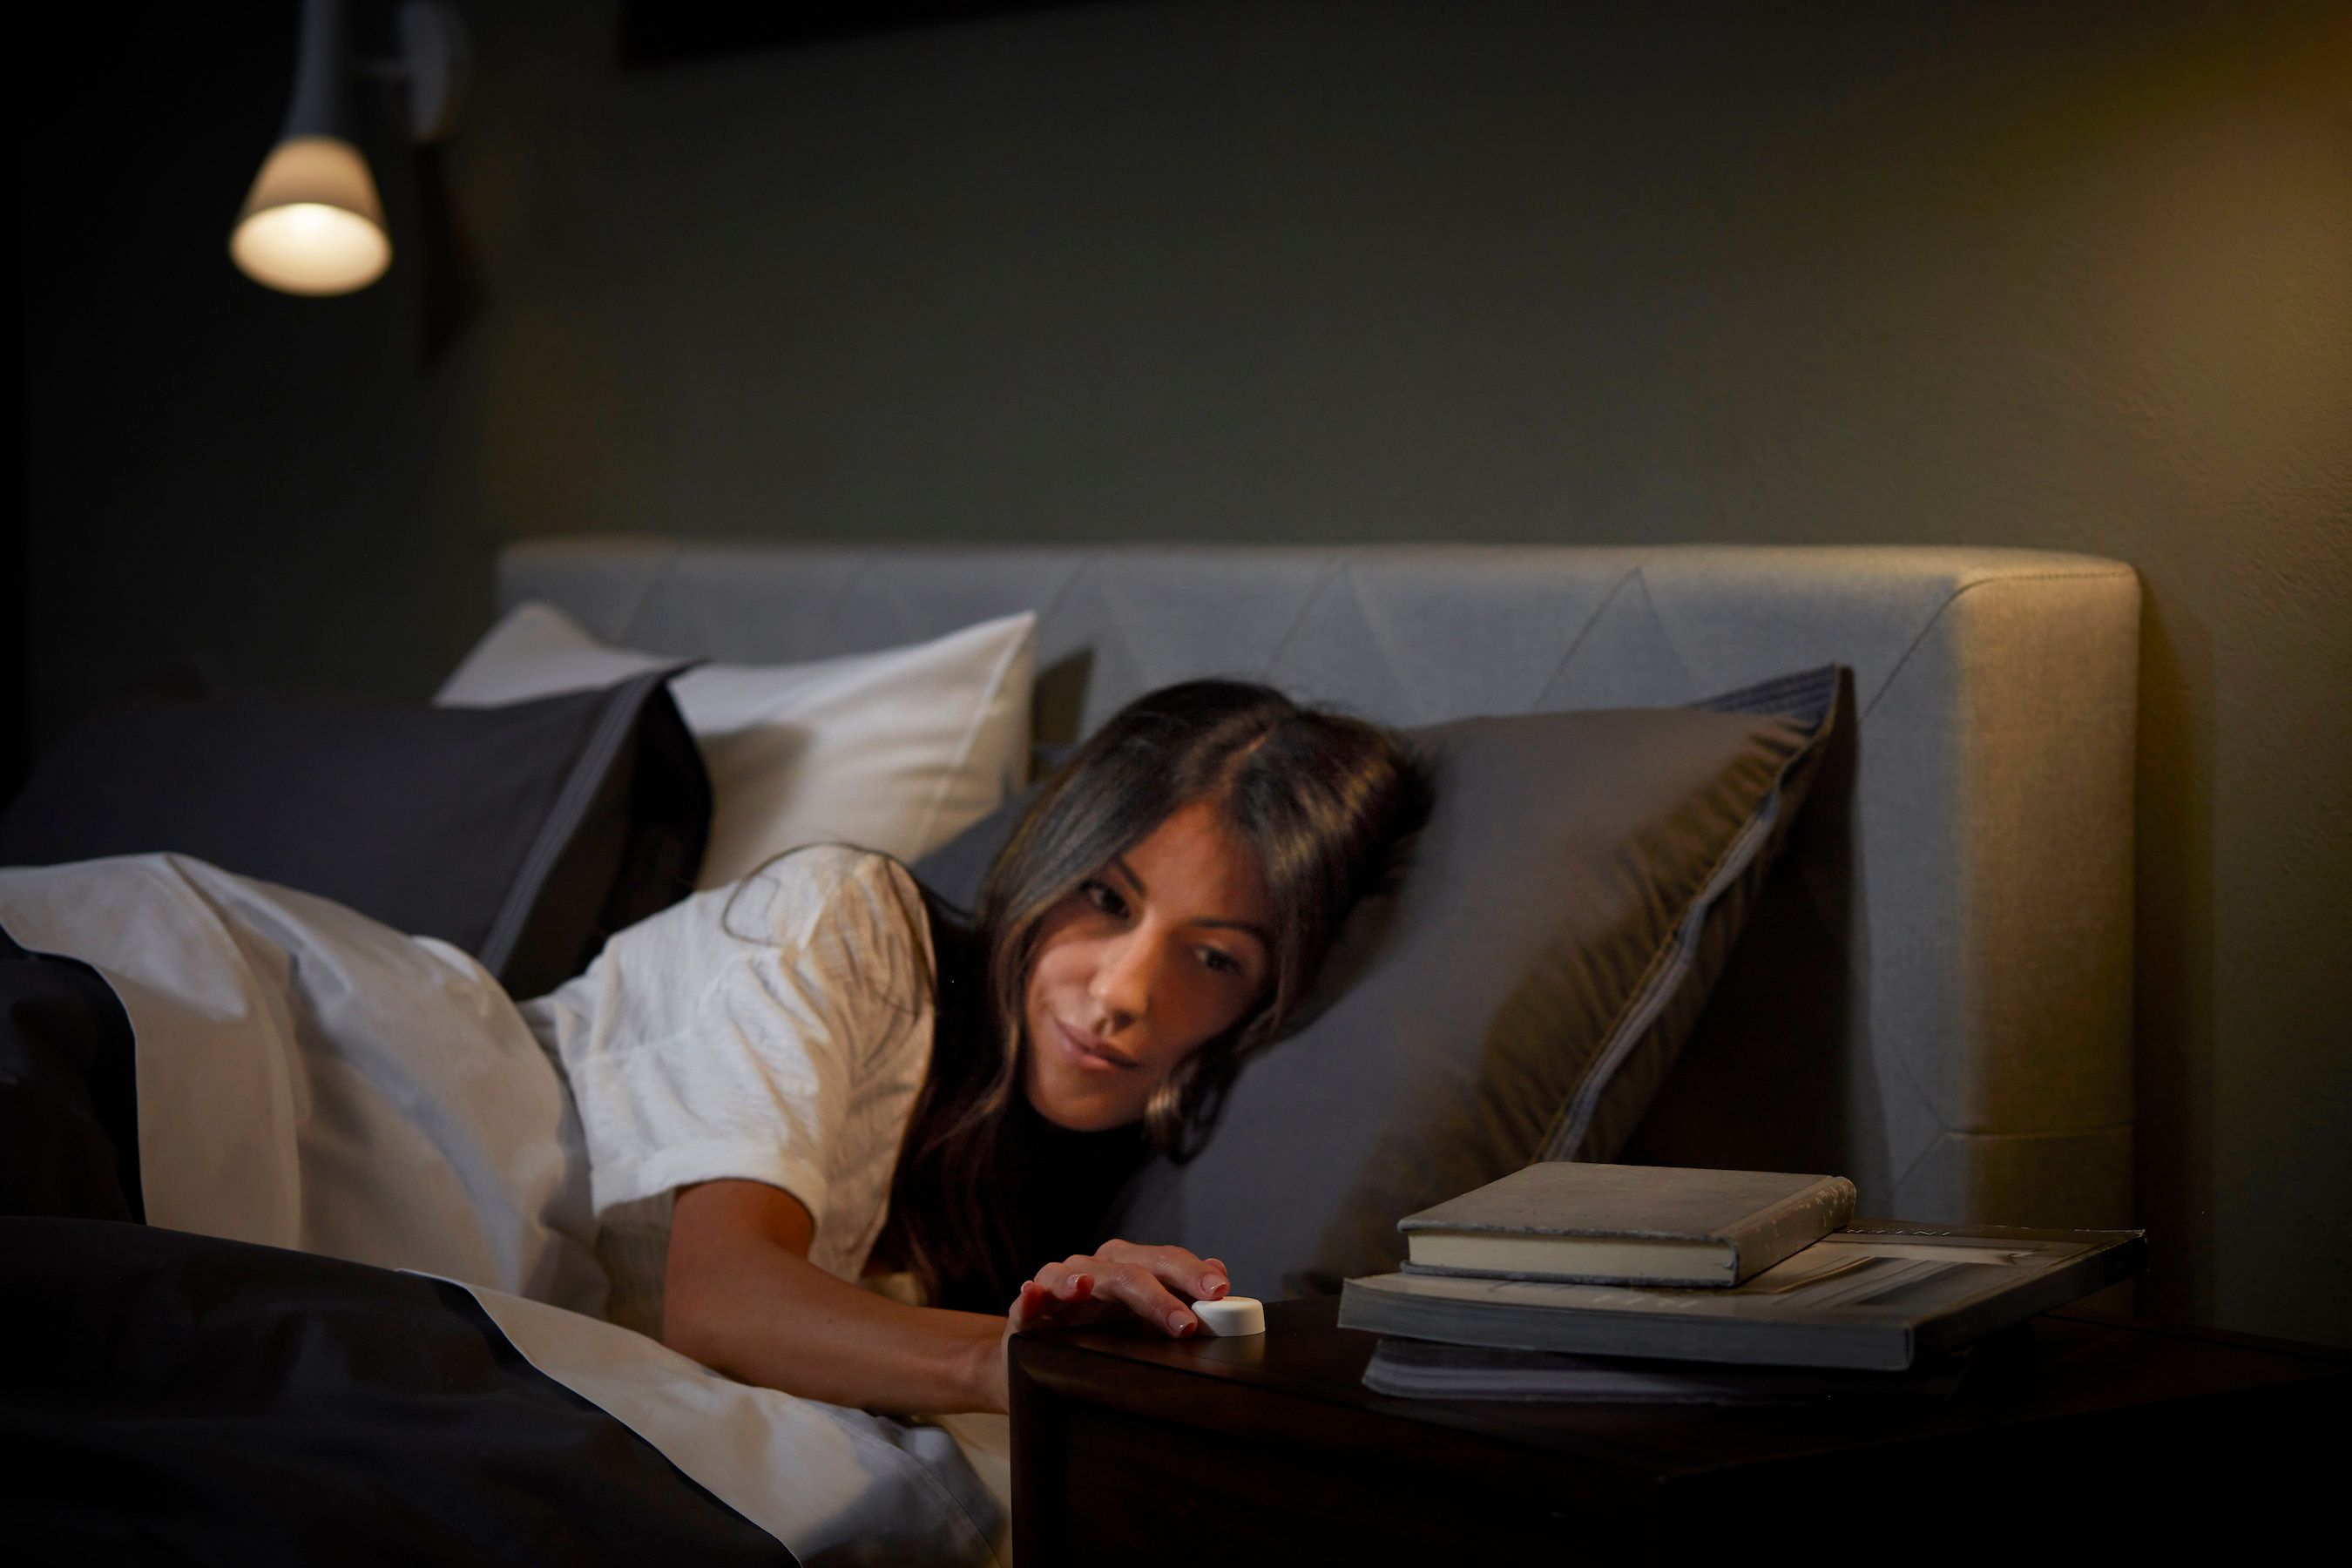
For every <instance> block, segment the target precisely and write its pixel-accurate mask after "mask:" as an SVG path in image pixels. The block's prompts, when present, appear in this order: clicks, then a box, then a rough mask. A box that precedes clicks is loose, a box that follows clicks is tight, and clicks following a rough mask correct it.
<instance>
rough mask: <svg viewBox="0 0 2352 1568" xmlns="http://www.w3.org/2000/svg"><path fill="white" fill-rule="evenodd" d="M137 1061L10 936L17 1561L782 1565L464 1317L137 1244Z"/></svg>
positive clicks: (9, 1416) (82, 991)
mask: <svg viewBox="0 0 2352 1568" xmlns="http://www.w3.org/2000/svg"><path fill="white" fill-rule="evenodd" d="M130 1050H131V1037H130V1030H129V1026H128V1024H127V1023H126V1022H125V1021H124V1020H123V1018H122V1014H121V1007H120V1006H119V1005H116V1004H115V1002H114V998H113V994H112V993H111V992H110V990H108V989H107V987H106V985H105V984H104V982H103V981H101V980H100V979H99V977H98V976H97V975H96V974H95V973H92V972H91V971H89V969H88V968H87V967H86V966H83V965H80V964H76V963H70V961H67V960H62V959H53V958H44V957H40V956H38V955H33V954H26V953H25V952H23V950H22V949H19V948H17V947H16V944H15V943H13V942H7V941H6V940H5V936H0V1215H5V1216H6V1217H0V1347H5V1349H0V1518H5V1520H6V1521H7V1524H6V1529H5V1532H0V1539H5V1542H6V1543H7V1551H8V1553H9V1555H10V1557H11V1558H12V1560H14V1561H17V1562H50V1561H67V1560H72V1561H79V1562H106V1563H129V1562H142V1561H153V1562H189V1561H194V1562H220V1563H316V1562H334V1563H343V1562H436V1563H476V1562H480V1563H488V1562H499V1563H513V1562H519V1561H537V1560H544V1561H551V1562H566V1563H615V1564H620V1563H628V1564H631V1565H633V1568H634V1565H636V1564H642V1563H646V1562H649V1561H650V1562H662V1563H669V1562H681V1563H792V1562H793V1557H792V1554H791V1553H790V1552H787V1551H786V1550H785V1549H784V1548H783V1547H782V1546H781V1545H779V1544H778V1543H777V1542H776V1541H775V1540H774V1539H773V1538H772V1537H771V1536H769V1535H768V1534H767V1533H766V1532H765V1531H761V1529H759V1528H758V1527H757V1526H755V1525H753V1524H751V1522H750V1521H746V1520H744V1519H743V1518H742V1517H741V1516H740V1515H739V1514H737V1513H736V1512H735V1511H734V1510H731V1509H730V1508H729V1507H728V1506H727V1505H726V1504H724V1503H722V1502H720V1501H719V1500H718V1499H716V1498H714V1497H713V1496H711V1495H710V1493H709V1492H708V1491H706V1490H705V1489H703V1488H702V1487H701V1486H699V1485H698V1484H697V1483H696V1482H695V1481H693V1480H692V1479H689V1478H688V1477H687V1476H686V1475H685V1474H684V1473H683V1472H681V1471H680V1470H678V1469H677V1467H676V1466H674V1465H672V1464H671V1463H670V1461H669V1460H668V1459H667V1458H664V1457H663V1455H662V1454H661V1453H660V1451H659V1450H657V1449H656V1448H655V1447H653V1446H652V1445H651V1444H649V1443H647V1442H646V1441H645V1440H644V1439H643V1438H641V1437H639V1436H636V1434H635V1433H634V1432H632V1431H630V1430H629V1429H628V1428H627V1427H626V1426H623V1425H622V1424H621V1423H619V1422H618V1421H615V1420H614V1419H613V1418H612V1417H611V1416H609V1415H605V1414H604V1412H603V1411H602V1410H600V1409H598V1408H597V1407H596V1406H595V1405H591V1404H590V1403H589V1402H588V1401H586V1400H584V1399H583V1398H581V1397H580V1396H579V1395H578V1394H573V1393H572V1391H571V1390H569V1389H567V1388H565V1387H564V1386H563V1385H562V1384H559V1383H556V1382H555V1381H554V1380H552V1379H551V1378H548V1377H546V1376H544V1375H542V1374H541V1373H539V1372H537V1371H536V1370H534V1369H533V1368H532V1367H531V1366H530V1363H527V1362H526V1361H524V1360H523V1358H522V1357H521V1355H520V1354H519V1353H518V1352H516V1351H515V1349H514V1348H513V1346H512V1345H510V1344H509V1342H508V1341H507V1340H506V1338H505V1336H504V1335H502V1334H501V1333H500V1332H499V1330H498V1329H497V1327H496V1326H495V1325H494V1324H492V1322H491V1321H490V1320H489V1319H488V1317H487V1316H485V1315H484V1314H483V1312H482V1311H481V1310H480V1309H479V1308H478V1306H476V1305H475V1303H474V1301H473V1300H472V1298H470V1297H469V1296H467V1294H466V1293H465V1292H464V1291H462V1290H459V1289H456V1288H455V1287H453V1286H448V1285H444V1284H441V1283H440V1282H438V1281H436V1280H431V1279H424V1278H421V1277H419V1276H415V1275H407V1274H399V1273H394V1272H392V1271H390V1270H387V1269H382V1268H369V1267H366V1266H364V1265H362V1264H356V1263H345V1262H341V1261H340V1260H337V1259H333V1258H318V1257H313V1256H310V1255H309V1254H306V1253H299V1252H289V1251H284V1250H280V1249H278V1248H276V1247H255V1246H250V1245H247V1244H245V1243H241V1242H229V1241H221V1240H217V1239H215V1238H212V1237H199V1236H191V1235H187V1234H185V1233H183V1232H179V1231H170V1230H162V1229H157V1228H154V1227H152V1226H145V1225H141V1224H138V1223H136V1222H135V1217H134V1216H135V1215H137V1213H138V1212H139V1211H138V1205H139V1185H138V1155H137V1138H136V1129H135V1125H134V1123H133V1118H134V1116H135V1110H134V1107H133V1104H132V1100H131V1057H130ZM28 1546H29V1547H30V1548H32V1550H31V1552H30V1554H29V1555H27V1554H26V1548H27V1547H28Z"/></svg>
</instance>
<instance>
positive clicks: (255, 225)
mask: <svg viewBox="0 0 2352 1568" xmlns="http://www.w3.org/2000/svg"><path fill="white" fill-rule="evenodd" d="M228 250H229V255H230V256H231V257H232V258H235V260H236V264H237V266H238V268H241V269H242V270H243V271H244V272H245V274H246V276H247V277H248V278H251V279H253V280H254V281H255V282H257V283H264V284H267V285H268V286H269V287H270V288H272V289H284V290H285V291H286V292H287V293H289V294H312V295H319V294H348V293H350V292H351V291H352V290H353V289H364V288H366V287H367V286H368V285H369V284H371V283H373V282H374V281H375V280H376V279H379V278H381V277H383V271H384V268H387V267H389V266H391V265H392V239H391V237H390V236H389V235H387V234H386V233H385V232H384V226H383V204H382V203H381V202H380V201H378V200H377V198H376V192H375V180H374V178H373V176H372V175H370V174H369V173H368V166H367V160H366V159H364V158H362V157H361V156H360V152H359V149H358V148H356V147H354V146H352V144H351V143H350V142H346V141H344V140H343V139H342V138H341V137H340V136H293V137H289V138H288V139H287V140H285V141H283V142H279V143H278V146H277V148H276V149H275V150H274V151H273V152H271V153H270V154H269V157H268V160H267V161H266V162H264V163H262V165H261V173H260V174H258V175H257V176H256V177H255V179H254V182H253V189H252V191H251V193H250V194H248V195H247V196H246V198H245V209H244V211H243V212H241V213H240V214H239V215H238V216H237V221H236V229H235V230H234V231H233V232H231V234H230V235H229V241H228Z"/></svg>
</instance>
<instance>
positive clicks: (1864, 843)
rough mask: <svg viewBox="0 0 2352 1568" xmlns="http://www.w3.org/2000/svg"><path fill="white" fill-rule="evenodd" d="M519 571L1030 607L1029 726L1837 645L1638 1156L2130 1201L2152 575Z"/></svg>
mask: <svg viewBox="0 0 2352 1568" xmlns="http://www.w3.org/2000/svg"><path fill="white" fill-rule="evenodd" d="M499 599H500V603H501V605H502V606H510V605H514V604H517V603H520V601H522V600H525V599H541V600H545V601H547V602H550V603H552V604H555V605H559V606H561V607H562V609H564V610H565V611H567V612H568V613H570V614H571V615H572V616H575V617H576V618H577V619H579V620H580V622H581V623H582V624H583V625H584V626H587V627H588V628H589V629H591V630H593V631H594V632H596V633H597V634H598V635H600V636H602V637H607V638H609V639H611V640H614V641H615V642H623V643H626V644H629V645H631V646H634V647H646V648H651V649H655V650H658V651H661V652H667V653H677V654H699V655H706V656H709V657H711V658H719V659H727V660H738V661H763V662H764V661H779V660H792V659H806V658H823V657H825V656H827V655H832V654H840V653H850V652H857V651H861V650H865V649H870V648H876V647H887V646H889V645H891V644H894V643H900V642H906V641H910V640H914V639H917V638H921V637H934V636H938V635H940V634H941V633H943V632H947V631H950V630H953V629H954V628H956V627H958V626H963V625H966V624H968V623H970V622H972V621H976V620H980V619H983V618H985V617H988V616H998V615H1003V614H1006V613H1008V612H1010V611H1013V610H1017V609H1024V608H1029V609H1034V610H1035V611H1037V613H1038V616H1039V620H1040V625H1039V648H1038V668H1039V672H1040V674H1039V688H1038V703H1039V707H1038V715H1039V718H1038V726H1039V731H1040V736H1041V738H1042V739H1048V740H1054V739H1068V738H1074V737H1076V735H1078V734H1080V733H1083V732H1084V731H1085V730H1086V729H1087V728H1088V727H1089V726H1091V725H1092V724H1094V723H1095V722H1096V721H1099V720H1100V719H1102V718H1103V717H1105V716H1106V715H1108V713H1109V712H1110V711H1111V710H1113V709H1115V708H1117V707H1118V705H1119V704H1120V703H1121V702H1123V701H1125V700H1127V699H1128V698H1129V697H1132V696H1134V695H1135V694H1136V693H1138V692H1139V691H1143V690H1147V689H1150V688H1151V687H1154V686H1157V685H1160V684H1162V683H1164V682H1167V681H1171V680H1176V679H1183V678H1186V677H1190V676H1196V675H1207V674H1234V675H1246V676H1251V677H1255V678H1257V679H1265V680H1269V681H1272V682H1274V683H1275V684H1277V685H1279V686H1282V687H1283V688H1285V689H1288V690H1290V691H1292V692H1294V693H1296V694H1298V695H1301V696H1305V697H1309V698H1314V699H1317V700H1328V701H1337V702H1341V703H1344V704H1346V705H1348V706H1349V707H1350V708H1352V709H1354V710H1357V711H1360V712H1363V713H1366V714H1368V715H1370V716H1372V717H1375V718H1379V719H1382V720H1386V721H1391V722H1394V723H1400V724H1418V723H1427V722H1432V721H1438V720H1442V719H1447V718H1454V717H1459V716H1462V715H1465V714H1472V713H1517V712H1528V711H1539V710H1552V709H1563V708H1592V707H1628V706H1665V705H1674V704H1679V703H1684V702H1687V701H1690V700H1694V699H1697V698H1702V697H1706V696H1708V695H1711V694H1713V693H1715V692H1717V691H1722V690H1726V689H1731V688H1734V687H1738V686H1742V685H1745V684H1748V683H1749V682H1752V681H1754V680H1757V679H1760V678H1762V677H1765V676H1769V675H1774V674H1779V673H1781V672H1784V671H1788V670H1793V669H1799V668H1808V667H1811V666H1817V665H1821V664H1825V663H1830V662H1838V663H1843V664H1845V665H1848V666H1850V667H1852V668H1853V672H1854V708H1853V713H1852V714H1851V715H1849V718H1850V719H1851V721H1852V722H1850V723H1849V724H1848V725H1847V731H1846V733H1847V736H1848V741H1849V749H1848V751H1847V753H1846V757H1845V763H1844V765H1843V769H1842V774H1843V776H1842V777H1840V778H1839V779H1837V780H1835V781H1827V780H1825V781H1824V784H1823V785H1817V787H1816V792H1815V799H1814V800H1813V801H1812V802H1811V804H1809V805H1808V806H1807V808H1806V816H1805V818H1804V819H1803V820H1802V821H1801V826H1800V836H1799V837H1798V838H1794V839H1792V841H1791V845H1790V851H1789V854H1788V857H1787V858H1786V860H1785V862H1784V865H1783V867H1782V868H1781V870H1780V872H1779V873H1776V876H1775V879H1774V885H1773V887H1772V888H1771V889H1769V891H1768V893H1767V895H1766V898H1765V901H1764V903H1763V904H1762V906H1761V907H1759V910H1758V912H1757V914H1756V916H1755V918H1754V920H1753V921H1752V922H1751V927H1750V931H1749V934H1748V937H1746V938H1744V939H1743V941H1742V943H1741V948H1740V950H1739V952H1738V953H1737V954H1736V955H1735V958H1734V960H1733V965H1732V969H1731V970H1730V971H1729V972H1727V973H1726V975H1725V977H1724V979H1723V981H1722V982H1721V984H1719V985H1718V987H1717V992H1716V994H1715V998H1714V1000H1713V1001H1712V1002H1711V1003H1710V1005H1709V1006H1708V1009H1707V1014H1706V1017H1705V1019H1704V1020H1703V1021H1702V1023H1701V1025H1700V1026H1699V1029H1698V1032H1697V1034H1696V1036H1695V1037H1693V1039H1692V1041H1691V1043H1690V1045H1689V1047H1688V1048H1687V1049H1686V1051H1685V1058H1684V1060H1683V1062H1682V1064H1681V1065H1680V1066H1679V1067H1678V1068H1677V1069H1676V1073H1675V1079H1674V1081H1673V1082H1672V1083H1671V1084H1670V1086H1669V1089H1668V1090H1667V1093H1666V1095H1665V1097H1664V1101H1663V1102H1662V1103H1661V1104H1660V1105H1659V1106H1658V1108H1657V1109H1656V1110H1655V1111H1654V1112H1653V1115H1652V1117H1651V1120H1650V1122H1649V1123H1648V1124H1647V1125H1645V1127H1644V1128H1643V1131H1642V1132H1641V1134H1639V1135H1638V1136H1637V1138H1636V1141H1635V1146H1634V1149H1633V1152H1631V1153H1630V1154H1629V1155H1628V1156H1627V1157H1628V1158H1638V1159H1644V1160H1651V1161H1671V1162H1679V1163H1692V1164H1715V1165H1748V1166H1754V1167H1757V1168H1777V1169H1786V1170H1825V1171H1826V1170H1834V1171H1838V1172H1842V1173H1847V1174H1850V1175H1852V1176H1853V1177H1854V1178H1855V1179H1856V1180H1857V1181H1858V1182H1859V1183H1860V1184H1861V1187H1862V1190H1863V1195H1864V1207H1865V1208H1866V1209H1867V1210H1868V1211H1869V1212H1872V1213H1877V1214H1891V1215H1901V1216H1903V1217H1906V1218H1916V1219H1928V1220H1964V1219H1965V1220H1984V1221H2006V1222H2011V1223H2041V1224H2062V1225H2084V1226H2090V1225H2114V1224H2121V1223H2125V1222H2126V1221H2128V1220H2129V1218H2130V1217H2131V1215H2130V1211H2131V1199H2130V1177H2131V1124H2132V1104H2131V1056H2130V1027H2131V966H2132V926H2131V849H2132V845H2131V834H2132V826H2131V825H2132V742H2133V723H2134V717H2135V707H2136V679H2137V641H2138V622H2139V610H2138V606H2139V591H2138V583H2137V578H2136V577H2135V576H2134V574H2132V571H2131V569H2130V568H2129V567H2127V566H2124V565H2121V564H2119V563H2115V562H2110V561H2101V560H2095V559H2091V558H2088V557H2084V556H2075V555H2060V554H2050V553H2043V552H2030V551H2008V550H1933V549H1912V548H1870V549H1813V548H1765V549H1756V548H1733V547H1716V546H1704V545H1692V546H1679V547H1666V548H1655V549H1584V548H1569V547H1518V546H1461V547H1445V546H1436V547H1423V546H1365V547H1336V546H1335V547H1297V548H1264V549H1257V548H1244V547H1205V548H1156V547H1140V548H1120V549H1070V548H1005V549H990V548H976V547H969V546H955V547H888V546H884V547H876V548H871V549H845V548H840V547H818V546H800V545H788V544H773V545H770V544H720V543H700V542H680V541H676V540H635V539H622V540H614V539H576V540H551V541H538V542H529V543H523V544H518V545H515V546H512V547H510V548H509V550H507V551H506V552H505V553H504V555H503V557H502V558H501V561H500V566H499Z"/></svg>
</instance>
